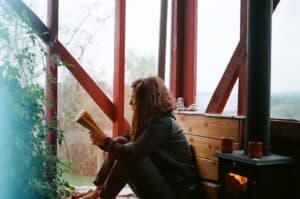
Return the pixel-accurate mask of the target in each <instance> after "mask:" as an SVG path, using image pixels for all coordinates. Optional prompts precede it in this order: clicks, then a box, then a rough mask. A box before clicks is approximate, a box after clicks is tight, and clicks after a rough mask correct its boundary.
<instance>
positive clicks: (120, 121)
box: [113, 0, 126, 136]
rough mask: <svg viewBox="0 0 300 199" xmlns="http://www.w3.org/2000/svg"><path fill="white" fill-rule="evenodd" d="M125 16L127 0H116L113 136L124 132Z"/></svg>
mask: <svg viewBox="0 0 300 199" xmlns="http://www.w3.org/2000/svg"><path fill="white" fill-rule="evenodd" d="M125 17H126V0H115V41H114V42H115V49H114V85H113V102H114V104H115V106H116V121H115V122H114V123H113V136H118V135H121V134H122V133H123V132H124V83H125V82H124V74H125V70H124V66H125V22H126V19H125Z"/></svg>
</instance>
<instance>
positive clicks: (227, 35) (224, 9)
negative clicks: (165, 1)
mask: <svg viewBox="0 0 300 199" xmlns="http://www.w3.org/2000/svg"><path fill="white" fill-rule="evenodd" d="M239 19H240V1H237V0H230V1H218V0H210V1H207V0H199V1H198V36H197V37H198V43H197V51H198V54H197V105H198V106H199V108H200V109H201V110H202V111H205V109H206V107H207V105H208V102H209V100H210V98H211V96H212V94H213V92H214V90H215V88H216V87H217V85H218V83H219V81H220V79H221V77H222V75H223V73H224V70H225V69H226V67H227V65H228V63H229V60H230V58H231V56H232V54H233V52H234V50H235V48H236V46H237V44H238V41H239V34H240V20H239Z"/></svg>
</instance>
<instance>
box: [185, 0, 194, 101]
mask: <svg viewBox="0 0 300 199" xmlns="http://www.w3.org/2000/svg"><path fill="white" fill-rule="evenodd" d="M197 2H198V1H197V0H186V8H185V23H184V30H185V32H184V41H185V42H184V77H183V81H184V87H183V88H184V89H183V97H184V101H185V104H186V105H187V106H189V105H191V104H193V103H195V102H196V100H195V99H196V79H197V62H196V60H197V8H198V5H197Z"/></svg>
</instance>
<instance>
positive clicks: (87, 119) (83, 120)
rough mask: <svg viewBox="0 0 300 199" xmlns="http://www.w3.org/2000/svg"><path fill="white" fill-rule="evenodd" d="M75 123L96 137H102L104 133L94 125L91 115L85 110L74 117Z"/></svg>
mask: <svg viewBox="0 0 300 199" xmlns="http://www.w3.org/2000/svg"><path fill="white" fill-rule="evenodd" d="M75 121H76V122H77V123H79V124H80V125H81V126H83V127H85V128H87V129H88V130H89V133H95V134H98V136H100V137H103V136H104V135H105V133H104V132H103V131H102V129H101V128H100V127H99V126H98V125H97V124H96V122H95V121H94V119H93V118H92V116H91V114H89V113H88V112H87V111H86V110H82V111H80V112H79V113H78V115H77V116H76V119H75Z"/></svg>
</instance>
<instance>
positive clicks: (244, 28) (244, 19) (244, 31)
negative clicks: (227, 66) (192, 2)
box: [237, 0, 248, 115]
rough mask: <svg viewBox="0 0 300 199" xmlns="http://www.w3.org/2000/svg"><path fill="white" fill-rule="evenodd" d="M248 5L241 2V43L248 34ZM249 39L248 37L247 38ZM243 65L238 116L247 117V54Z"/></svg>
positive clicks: (240, 69)
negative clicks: (243, 36)
mask: <svg viewBox="0 0 300 199" xmlns="http://www.w3.org/2000/svg"><path fill="white" fill-rule="evenodd" d="M247 4H248V0H241V11H240V13H241V15H240V41H241V40H242V39H243V38H242V35H243V34H247V29H248V28H247V23H248V22H247V19H248V12H247V7H248V6H247ZM246 37H247V36H246ZM241 59H242V61H241V65H240V67H239V87H238V107H237V112H238V115H246V110H247V109H246V107H247V106H246V98H247V97H246V89H247V88H246V87H247V86H246V60H247V52H246V53H245V54H244V56H243V57H241Z"/></svg>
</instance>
